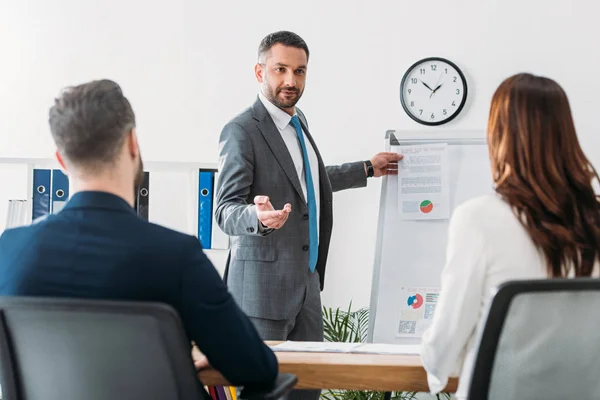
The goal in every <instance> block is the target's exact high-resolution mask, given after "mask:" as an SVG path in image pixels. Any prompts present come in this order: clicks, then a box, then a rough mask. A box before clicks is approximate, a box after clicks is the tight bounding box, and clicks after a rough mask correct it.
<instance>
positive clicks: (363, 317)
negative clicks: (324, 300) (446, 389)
mask: <svg viewBox="0 0 600 400" xmlns="http://www.w3.org/2000/svg"><path fill="white" fill-rule="evenodd" d="M368 327H369V309H368V308H361V309H359V310H356V311H352V302H350V305H349V306H348V310H347V311H346V310H342V309H340V308H339V307H338V308H336V309H335V310H334V309H332V308H327V307H325V306H323V328H324V329H323V331H324V337H325V340H326V341H328V342H351V343H360V342H366V341H367V330H368ZM384 396H385V393H384V392H376V391H359V390H324V391H323V392H322V394H321V399H324V400H384ZM416 396H417V392H392V396H391V399H392V400H414V399H416V398H417V397H416ZM436 397H437V399H438V400H440V399H450V394H448V393H440V394H438V395H437V396H436Z"/></svg>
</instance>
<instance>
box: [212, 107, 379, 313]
mask: <svg viewBox="0 0 600 400" xmlns="http://www.w3.org/2000/svg"><path fill="white" fill-rule="evenodd" d="M298 116H299V118H300V121H301V123H302V128H303V129H304V132H305V133H306V136H307V137H308V139H309V140H310V143H311V144H312V146H313V148H314V150H315V152H316V154H317V158H318V160H319V179H320V181H319V182H320V196H321V210H320V221H319V235H320V236H319V259H318V261H317V271H318V273H319V276H320V281H321V289H323V284H324V278H325V263H326V261H327V253H328V251H329V243H330V239H331V230H332V225H333V214H332V206H333V204H332V201H333V194H332V192H334V191H338V190H343V189H349V188H356V187H364V186H366V184H367V178H366V176H365V171H364V165H363V163H362V162H354V163H348V164H343V165H340V166H329V167H325V165H324V164H323V160H322V158H321V155H320V154H319V151H318V150H317V146H316V145H315V142H314V140H313V138H312V137H311V135H310V133H309V131H308V124H307V122H306V118H305V117H304V115H303V114H302V112H301V111H300V110H298ZM219 147H220V164H219V179H218V182H217V185H216V205H215V218H216V221H217V223H218V224H219V226H220V227H221V229H222V230H223V231H224V232H225V233H227V234H228V235H230V236H232V240H231V249H230V254H229V258H228V263H227V264H228V265H227V272H226V280H227V285H228V286H229V289H230V291H231V293H232V294H233V296H234V298H235V299H236V301H237V302H238V304H239V305H240V307H241V308H242V310H243V311H244V312H245V313H246V314H247V315H249V316H252V317H259V318H267V319H275V320H281V319H287V318H289V317H292V316H294V315H296V313H297V312H298V311H299V309H300V307H301V305H302V303H303V300H304V295H305V288H306V284H307V281H308V279H309V276H310V274H311V272H310V270H309V268H308V240H309V232H308V214H307V213H308V208H307V205H306V200H305V199H304V194H303V193H302V187H301V186H300V177H298V174H297V173H296V169H295V167H294V163H293V161H292V157H291V156H290V154H289V151H288V149H287V147H286V145H285V142H284V140H283V138H282V137H281V134H280V133H279V130H278V129H277V127H276V126H275V124H274V122H273V120H272V119H271V116H270V115H269V113H268V112H267V110H266V108H265V107H264V105H263V104H262V102H261V101H260V99H257V100H256V102H255V103H254V105H253V106H252V107H249V108H248V109H246V110H245V111H244V112H242V113H241V114H239V115H238V116H236V117H235V118H233V119H232V120H231V121H230V122H229V123H228V124H227V125H226V126H225V127H224V128H223V131H222V132H221V137H220V146H219ZM256 195H267V196H269V197H270V199H271V203H272V204H273V206H274V207H275V208H276V209H281V208H282V207H283V206H284V205H285V204H286V203H290V204H291V205H292V212H291V213H290V214H289V217H288V220H287V221H286V223H285V225H284V226H283V227H282V228H281V229H278V230H267V231H264V230H261V229H259V221H258V218H257V217H256V210H255V206H254V197H255V196H256Z"/></svg>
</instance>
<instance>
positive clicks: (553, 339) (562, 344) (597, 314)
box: [468, 278, 600, 400]
mask: <svg viewBox="0 0 600 400" xmlns="http://www.w3.org/2000/svg"><path fill="white" fill-rule="evenodd" d="M599 371H600V280H598V279H592V278H577V279H548V280H545V279H544V280H533V281H513V282H507V283H506V284H503V285H502V286H500V287H499V288H498V290H497V292H496V294H495V296H494V298H493V299H492V301H491V304H490V307H489V309H488V314H487V319H486V323H485V325H484V327H483V329H482V330H481V331H480V333H479V348H478V351H477V356H476V360H475V363H474V368H473V373H472V375H471V382H470V387H469V396H468V398H469V399H474V400H475V399H476V400H487V399H492V400H495V399H544V400H552V399H592V398H599V397H600V379H599V378H598V376H599V375H598V373H599Z"/></svg>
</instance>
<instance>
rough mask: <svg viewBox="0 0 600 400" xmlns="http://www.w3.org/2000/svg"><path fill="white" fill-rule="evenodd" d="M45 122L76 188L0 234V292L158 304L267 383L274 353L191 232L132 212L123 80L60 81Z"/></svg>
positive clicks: (134, 179)
mask: <svg viewBox="0 0 600 400" xmlns="http://www.w3.org/2000/svg"><path fill="white" fill-rule="evenodd" d="M50 130H51V132H52V136H53V138H54V142H55V144H56V146H57V152H56V157H57V159H58V161H59V163H60V164H61V166H62V167H63V168H64V169H65V170H66V171H67V173H68V174H69V177H70V183H71V191H72V193H74V194H73V196H72V198H71V199H70V200H69V202H68V203H67V204H66V206H65V207H64V208H63V209H62V211H61V212H60V213H58V214H55V215H50V216H48V217H47V218H46V219H44V220H43V221H41V222H39V223H35V224H32V225H30V226H27V227H20V228H16V229H12V230H7V231H5V232H4V234H3V235H2V236H1V237H0V295H2V296H47V297H71V298H73V297H75V298H86V299H110V300H139V301H154V302H162V303H166V304H169V305H171V306H172V307H174V308H175V309H176V310H177V311H178V313H179V315H180V316H181V319H182V321H183V324H184V327H185V330H186V332H187V335H188V338H189V339H190V341H194V342H195V343H196V345H197V346H198V348H199V349H200V351H201V352H202V353H204V355H205V356H206V358H207V359H208V361H209V362H210V363H211V365H212V366H213V367H215V368H216V369H218V370H219V371H220V372H221V373H222V374H223V375H224V376H225V377H226V378H227V379H228V380H229V382H231V383H232V384H233V385H236V386H238V385H239V386H241V385H245V386H255V387H258V386H263V385H268V384H270V383H272V382H273V381H274V380H275V377H276V375H277V369H278V368H277V360H276V358H275V355H274V354H273V352H272V351H271V350H270V349H269V348H268V347H267V346H266V345H265V344H264V343H263V341H262V340H261V339H260V337H259V335H258V334H257V332H256V330H255V328H254V326H253V325H252V323H251V322H250V320H249V319H248V318H247V317H246V315H244V314H243V313H242V312H241V311H240V309H239V308H238V307H237V305H236V303H235V301H234V300H233V298H232V297H231V295H230V294H229V292H228V291H227V288H226V286H225V285H224V284H223V281H222V280H221V278H220V276H219V274H218V273H217V271H216V270H215V268H214V267H213V266H212V264H211V263H210V261H209V260H208V259H207V257H206V256H205V254H204V253H203V251H202V247H201V245H200V242H199V240H198V239H197V238H195V237H193V236H189V235H185V234H182V233H178V232H175V231H172V230H170V229H167V228H164V227H161V226H158V225H155V224H152V223H149V222H147V221H144V220H142V219H140V218H138V216H137V215H136V213H135V212H134V209H133V204H134V193H135V188H136V186H139V184H140V183H141V182H140V181H141V179H142V178H143V165H142V159H141V156H140V150H139V147H138V141H137V137H136V131H135V115H134V112H133V110H132V108H131V105H130V103H129V101H128V100H127V99H126V98H125V97H124V96H123V93H122V91H121V88H120V87H119V86H118V85H117V84H116V83H114V82H111V81H108V80H102V81H94V82H89V83H86V84H83V85H80V86H76V87H73V88H70V89H68V90H67V91H65V92H64V93H63V94H62V95H61V96H60V98H59V99H57V100H56V101H55V105H54V106H53V107H52V108H51V109H50ZM190 350H191V348H190Z"/></svg>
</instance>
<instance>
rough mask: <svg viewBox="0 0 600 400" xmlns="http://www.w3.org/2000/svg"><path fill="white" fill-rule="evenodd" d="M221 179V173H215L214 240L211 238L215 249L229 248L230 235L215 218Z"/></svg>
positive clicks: (213, 202) (212, 213)
mask: <svg viewBox="0 0 600 400" xmlns="http://www.w3.org/2000/svg"><path fill="white" fill-rule="evenodd" d="M218 179H219V173H218V172H215V173H214V179H213V189H212V191H213V200H212V204H213V207H212V208H213V209H212V212H211V215H212V240H211V246H212V247H211V248H213V249H228V248H229V235H227V234H226V233H225V232H223V231H222V230H221V228H220V227H219V225H218V224H217V220H216V219H215V207H216V206H217V182H218Z"/></svg>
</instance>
